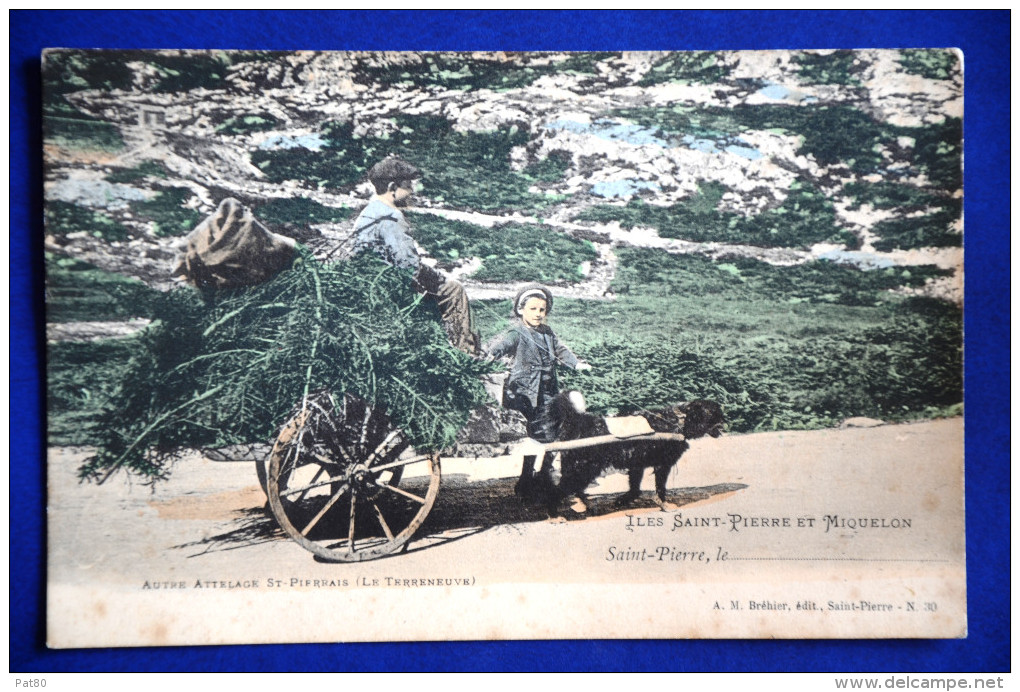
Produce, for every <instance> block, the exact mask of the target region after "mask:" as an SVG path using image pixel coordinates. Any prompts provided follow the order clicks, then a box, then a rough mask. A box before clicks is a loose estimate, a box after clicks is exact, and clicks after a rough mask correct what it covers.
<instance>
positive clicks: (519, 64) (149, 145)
mask: <svg viewBox="0 0 1020 692" xmlns="http://www.w3.org/2000/svg"><path fill="white" fill-rule="evenodd" d="M161 55H164V57H165V59H166V60H170V59H174V60H178V61H180V60H183V61H185V63H183V64H188V61H191V63H193V64H196V65H197V64H199V63H200V62H201V61H202V60H205V61H209V60H212V59H213V58H212V57H210V55H211V54H208V53H193V54H186V53H180V52H169V51H168V52H164V53H163V54H161ZM148 57H151V56H146V55H145V54H144V53H140V52H136V53H132V54H118V53H112V54H109V56H108V58H109V60H111V61H121V62H123V67H124V68H125V69H126V70H127V73H128V74H129V75H130V83H122V84H119V85H117V86H116V88H102V89H81V90H75V91H71V92H69V93H66V94H64V99H65V100H66V101H67V102H68V103H69V104H71V105H72V106H73V107H74V108H75V109H77V111H78V113H79V114H80V115H82V116H83V117H88V118H93V119H96V120H99V121H102V122H105V123H110V124H112V125H113V126H114V127H115V128H116V130H117V132H118V133H119V135H120V137H121V139H122V141H123V146H122V147H120V148H117V149H116V150H115V151H107V152H105V153H104V152H102V151H97V149H96V148H94V147H88V146H84V147H83V146H81V144H80V143H79V144H77V145H72V144H69V143H68V142H67V141H66V140H61V139H59V138H53V137H49V138H47V141H46V147H45V158H46V181H45V186H46V190H45V191H46V199H47V202H48V203H50V204H52V202H54V201H60V202H65V203H68V204H73V205H76V206H77V207H82V208H85V209H89V210H93V211H95V212H101V213H102V214H104V215H106V216H108V217H109V218H111V219H113V221H114V222H116V223H118V224H120V225H122V226H123V227H124V228H125V229H127V232H126V236H125V237H124V238H122V239H119V240H109V239H103V238H97V237H96V234H93V233H89V232H87V231H77V232H71V233H55V232H52V229H51V232H48V233H47V236H46V247H47V249H48V250H52V251H54V252H58V253H60V254H66V255H71V256H75V257H78V258H81V259H84V260H86V261H89V262H91V263H93V264H95V265H97V266H99V267H101V268H104V269H108V270H111V271H115V272H119V273H123V274H125V275H129V276H134V277H136V278H140V279H142V280H143V281H145V282H146V283H148V284H149V285H151V286H154V287H157V288H161V289H164V288H166V287H168V286H169V285H170V281H169V277H168V275H169V268H170V266H171V264H172V262H173V258H174V255H175V248H176V245H177V244H178V243H179V236H176V235H167V234H165V233H161V232H159V230H158V229H157V228H155V227H154V224H153V222H152V221H151V220H149V219H146V218H139V215H138V214H137V213H136V212H135V211H133V209H135V207H133V204H132V203H137V202H139V201H145V200H152V199H154V198H155V197H157V196H158V193H160V192H163V191H167V190H183V191H185V192H184V193H183V195H182V196H183V197H184V200H183V201H182V203H181V204H182V208H183V209H185V210H193V212H194V213H195V215H196V218H200V217H201V216H204V215H206V214H209V213H211V212H212V211H213V209H214V208H215V206H216V205H217V204H218V202H219V201H220V200H221V199H223V198H224V197H226V196H233V197H237V198H239V199H241V200H242V201H244V202H246V203H249V204H252V203H258V202H262V201H266V200H272V199H291V198H303V199H307V200H312V201H314V202H316V203H318V204H320V205H323V206H325V207H327V208H341V207H346V208H349V209H355V210H356V209H357V208H358V207H360V206H361V205H362V204H364V202H365V200H366V199H367V198H368V196H369V193H370V191H369V190H368V189H367V187H366V186H365V185H357V184H351V185H347V186H330V185H321V184H319V185H317V184H315V183H313V182H311V181H308V180H304V179H290V180H283V181H273V180H271V179H270V176H267V174H266V173H265V172H264V171H263V170H262V169H261V168H260V167H259V166H257V165H255V164H253V161H252V153H253V152H260V151H261V152H288V151H291V150H299V151H301V152H307V153H314V152H317V151H320V150H322V149H323V147H324V146H328V145H329V144H330V143H329V142H328V140H327V139H324V136H323V126H324V124H327V123H344V124H345V125H348V126H349V127H350V128H351V130H350V131H351V133H352V134H351V136H352V137H353V138H355V139H356V140H359V141H360V140H363V139H366V138H368V139H372V138H374V140H386V139H389V140H392V141H397V140H399V139H400V138H401V137H402V136H404V135H403V133H402V131H401V124H400V119H399V117H398V116H434V117H441V118H443V119H445V120H446V121H447V122H448V123H450V126H451V128H452V131H453V132H460V133H470V132H484V131H493V130H497V129H499V128H504V129H507V128H517V129H518V130H520V131H524V132H526V133H527V137H526V138H525V139H526V141H524V143H522V144H518V145H516V146H514V147H513V148H512V150H511V151H510V155H509V168H510V171H517V172H520V171H524V170H525V169H527V167H528V166H531V165H534V164H536V163H538V162H542V161H547V160H549V157H550V156H558V157H561V161H562V163H563V170H562V175H560V176H558V177H556V176H554V177H553V178H554V179H543V180H540V181H537V182H536V183H535V184H534V185H533V186H532V188H531V190H530V192H531V193H534V194H536V195H544V196H546V197H548V198H549V199H551V200H554V202H553V203H552V204H551V205H545V206H544V207H542V208H541V209H539V210H536V209H520V210H518V211H516V212H514V213H507V212H505V211H504V212H496V213H483V212H480V211H478V210H475V209H465V208H463V207H461V208H457V207H453V206H450V205H449V204H447V203H444V202H429V201H428V194H426V196H425V198H424V199H423V200H421V205H422V208H421V209H420V211H423V212H427V213H433V214H439V215H444V216H447V217H451V218H457V219H461V220H467V221H470V222H472V223H474V224H478V225H481V226H491V225H499V224H504V223H507V222H508V221H511V220H514V221H525V222H528V221H530V222H534V223H541V224H544V225H546V226H548V227H549V228H551V229H555V230H556V231H558V232H562V233H566V234H570V235H574V236H576V237H583V238H585V239H588V240H590V241H592V242H593V243H594V244H595V245H596V247H597V250H598V259H597V260H596V261H595V262H593V263H592V266H591V267H590V268H589V273H588V276H587V277H586V279H585V280H584V281H582V282H581V283H578V284H576V285H574V286H569V287H564V292H565V293H566V294H569V295H576V296H584V297H611V291H610V288H609V286H610V282H611V281H612V278H613V275H614V266H615V257H614V249H615V248H617V247H620V246H637V247H654V248H660V249H662V250H664V251H667V252H673V253H685V252H697V253H702V254H706V255H709V256H721V255H726V254H738V255H745V256H752V257H756V258H758V259H761V260H763V261H766V262H770V263H774V264H780V265H785V264H796V263H802V262H807V261H811V260H813V259H817V258H826V259H830V260H834V261H838V262H847V263H852V264H857V265H859V266H862V267H865V268H873V267H883V266H891V265H913V264H937V265H938V266H940V267H943V268H950V269H955V270H957V271H956V274H955V275H954V276H952V277H949V278H945V279H940V280H937V281H935V282H933V283H932V284H930V285H928V286H926V287H925V288H924V289H921V291H922V292H925V293H927V294H929V295H936V296H939V297H943V298H947V299H950V300H954V301H957V302H959V301H960V300H961V299H962V291H961V285H962V249H961V248H960V247H939V248H920V249H906V250H903V249H900V250H897V249H893V250H886V251H877V250H876V249H875V247H874V245H873V241H874V240H875V236H874V234H873V232H872V230H873V229H874V228H875V226H876V224H879V223H881V222H883V221H885V220H888V219H890V218H892V217H894V216H895V215H896V214H897V213H900V214H902V209H901V210H894V209H891V208H888V207H885V208H883V207H882V206H881V205H872V204H868V203H863V204H862V203H859V201H858V200H854V199H853V198H851V197H849V196H847V194H846V190H847V189H848V188H847V186H848V185H851V184H854V183H862V182H866V183H883V182H889V181H895V182H896V183H897V184H900V185H908V186H915V187H917V188H919V189H920V188H925V187H930V185H931V184H932V181H931V180H929V179H928V178H926V176H925V173H924V172H923V171H921V172H919V171H918V169H917V168H916V167H912V166H911V165H910V162H911V161H912V160H913V159H914V156H915V154H916V152H914V151H913V149H914V147H915V146H916V142H915V141H911V140H910V138H909V137H900V138H898V139H896V140H895V141H893V142H891V143H886V144H882V145H876V147H877V149H876V150H875V152H873V153H875V154H876V155H877V156H878V157H880V159H881V161H882V164H883V165H882V166H881V169H880V170H881V171H882V172H881V173H869V174H865V173H862V172H861V171H860V170H858V169H856V168H855V167H854V164H853V162H852V161H850V162H846V161H839V162H829V161H827V162H821V161H819V160H818V159H817V158H816V157H815V156H811V155H806V154H805V153H804V152H803V146H802V145H803V140H804V138H803V137H802V136H797V135H795V134H791V132H790V131H788V130H784V129H781V128H775V127H769V128H761V129H753V128H746V127H744V128H741V133H740V135H739V136H738V137H734V136H732V135H731V134H726V133H718V132H716V133H712V132H711V127H710V126H706V127H704V128H702V130H704V132H701V131H699V132H701V133H700V134H695V135H692V134H678V133H677V132H675V131H671V130H670V129H669V128H668V127H656V126H653V125H649V124H642V122H641V118H638V117H633V118H627V117H623V116H621V113H638V112H640V113H643V114H648V113H653V114H656V117H666V116H668V117H674V116H677V115H682V116H684V117H685V118H689V119H691V120H692V122H695V124H696V121H697V118H698V114H699V113H700V112H701V111H704V110H705V109H741V108H749V107H757V106H768V105H780V104H781V105H785V106H788V107H789V108H790V109H797V108H808V107H810V108H819V107H826V108H831V109H839V108H850V109H854V110H855V111H859V112H860V113H862V114H865V115H866V116H868V117H870V118H872V119H874V120H875V121H877V122H880V123H884V124H886V125H888V126H890V127H894V126H895V127H903V128H921V127H926V126H929V125H934V124H937V123H940V122H944V121H945V120H946V119H947V118H959V117H961V116H962V77H960V76H959V75H953V74H950V75H948V76H947V77H946V78H934V77H929V76H922V75H919V74H916V73H911V72H908V71H907V70H905V69H904V64H903V60H902V57H903V56H902V55H901V54H900V53H898V52H895V51H879V50H868V51H858V52H854V53H852V54H850V55H849V56H846V57H847V61H846V62H845V64H843V63H841V69H843V70H844V72H845V74H844V75H843V78H841V79H834V78H833V79H830V80H829V82H830V83H825V80H821V79H817V78H814V79H811V78H808V77H809V76H810V73H809V72H808V69H807V68H808V67H810V66H811V65H812V64H813V63H811V62H809V61H805V59H804V57H803V54H797V53H791V52H786V51H768V52H741V53H718V54H705V56H704V57H703V62H705V63H708V62H711V64H712V68H713V69H715V70H717V72H716V73H710V74H709V75H708V77H712V76H714V77H715V78H716V79H715V81H711V80H709V79H708V77H704V76H703V78H702V81H698V80H695V79H687V80H676V79H667V78H662V79H660V78H659V77H660V76H661V73H663V72H664V71H666V72H668V70H669V69H671V64H672V63H669V62H668V61H665V60H664V59H663V55H662V54H658V53H622V54H612V55H606V56H604V57H601V59H591V60H587V61H586V62H583V63H580V62H578V60H579V58H578V56H571V55H569V54H551V55H540V54H503V53H499V54H476V55H470V56H468V55H457V56H445V62H444V56H431V57H429V56H428V55H427V54H415V53H315V52H296V53H285V54H273V55H272V56H262V57H261V58H259V59H244V60H241V59H239V58H237V56H235V57H234V59H229V58H216V59H218V60H220V62H219V63H215V64H218V65H219V66H220V67H221V68H222V69H219V68H217V69H219V72H218V73H217V74H216V77H217V79H216V80H213V81H212V82H211V83H210V85H199V86H193V87H192V88H179V89H177V90H167V89H166V88H163V89H161V88H160V84H163V83H164V82H165V80H166V79H167V74H168V68H166V67H165V65H161V63H160V62H159V61H158V60H157V61H153V60H149V59H148ZM214 57H215V56H214ZM682 57H683V56H682V55H681V58H682ZM815 57H818V58H819V59H822V58H826V57H829V58H831V59H830V60H829V63H831V62H832V60H833V59H834V58H832V56H826V54H819V55H818V56H815ZM835 57H837V58H841V57H842V56H835ZM571 61H574V62H571ZM829 63H825V64H829ZM175 64H180V63H175ZM806 66H807V67H806ZM571 67H572V69H568V68H571ZM210 69H211V68H210ZM456 70H460V72H458V71H456ZM395 75H396V76H395ZM536 75H537V76H536ZM518 78H519V79H518ZM182 79H183V77H182ZM211 79H212V78H211V77H210V78H209V80H211ZM841 82H842V83H841ZM713 112H717V111H713ZM249 116H254V117H257V118H258V119H260V121H259V126H258V127H249V128H245V127H240V126H239V127H230V125H231V124H232V123H237V122H239V119H242V120H243V119H244V118H245V117H249ZM840 136H843V134H842V133H839V132H834V133H832V137H836V138H838V137H840ZM374 140H373V141H374ZM153 161H156V162H159V164H160V165H161V167H162V169H163V172H162V174H161V175H160V176H154V175H142V176H140V177H138V178H137V179H136V180H133V181H129V182H126V183H117V182H111V180H110V178H111V177H115V174H117V173H118V172H120V171H124V170H126V169H133V168H138V167H144V166H145V165H146V164H147V163H149V162H153ZM479 175H481V176H484V175H485V172H484V171H483V172H481V173H480V174H479ZM706 182H707V183H718V184H721V185H723V186H724V187H725V190H726V192H725V194H723V195H722V197H721V199H720V200H719V202H718V205H717V207H716V209H717V211H719V212H720V213H732V214H736V215H739V216H740V217H747V218H750V217H754V216H756V215H759V214H762V213H763V212H766V211H768V210H775V209H777V208H779V207H781V205H782V204H783V203H784V201H785V200H786V198H787V196H788V194H789V191H790V189H791V186H796V185H798V184H804V183H805V182H807V183H809V184H811V185H813V186H814V187H815V188H817V189H818V190H820V191H821V192H822V193H823V194H824V195H825V196H826V197H827V198H828V199H829V200H830V201H831V203H832V205H833V208H834V210H835V215H836V219H837V223H838V225H839V226H840V227H841V228H843V229H845V230H848V231H850V232H851V233H852V234H853V236H855V237H856V238H857V240H858V245H859V247H848V246H846V245H839V244H833V243H828V244H825V243H816V244H814V245H813V246H811V247H807V248H786V247H762V246H760V245H750V244H748V245H741V244H739V243H736V244H735V243H727V242H693V241H686V240H679V239H674V238H665V237H662V236H661V235H660V233H658V232H657V231H656V229H654V228H652V227H650V226H648V227H646V226H640V225H639V226H636V227H631V228H623V227H621V225H620V223H618V222H615V221H607V222H590V221H589V222H579V221H577V220H576V216H577V215H578V213H579V212H580V211H583V210H585V209H588V208H591V207H593V206H596V205H615V206H623V205H625V204H626V203H627V202H628V201H630V200H632V199H637V198H641V199H643V200H645V202H647V203H648V204H649V205H652V206H656V207H663V208H665V207H669V206H670V205H675V204H679V203H684V202H685V201H689V200H691V198H692V196H694V195H696V194H697V193H698V190H699V187H700V186H703V185H705V184H706ZM957 194H958V195H959V194H962V193H959V192H957ZM926 211H928V210H925V209H923V208H922V209H919V210H917V211H915V212H913V213H915V214H916V215H918V216H920V215H922V214H923V213H925V212H926ZM349 225H350V221H349V220H348V221H347V222H343V221H340V222H327V223H310V224H306V225H305V226H304V227H301V225H300V224H295V226H294V227H293V228H290V227H288V228H286V229H284V230H283V232H288V233H290V234H292V235H297V236H299V239H300V240H302V241H303V242H305V243H307V244H308V245H310V246H311V247H313V248H314V249H316V250H318V251H321V252H323V253H325V252H327V251H328V250H329V249H330V248H332V247H334V246H335V245H336V243H337V242H339V241H340V240H341V239H342V238H343V237H344V236H345V234H346V233H347V232H348V230H349ZM955 230H956V231H958V232H962V220H960V221H958V222H957V223H956V229H955ZM477 266H479V265H478V260H477V259H476V258H463V261H462V262H461V266H460V267H458V268H456V269H455V271H456V272H457V273H458V274H459V275H460V276H461V277H462V278H464V279H465V280H466V282H467V285H468V287H469V291H470V293H471V295H472V297H476V298H483V297H484V298H488V297H500V296H506V295H509V294H510V292H511V291H513V290H514V285H508V284H500V285H489V284H483V283H480V282H476V281H471V278H470V273H471V271H472V270H473V269H474V268H476V267H477Z"/></svg>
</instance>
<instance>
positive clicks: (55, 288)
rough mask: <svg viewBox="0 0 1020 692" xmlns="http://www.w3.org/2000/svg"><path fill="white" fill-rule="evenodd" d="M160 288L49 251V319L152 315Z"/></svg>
mask: <svg viewBox="0 0 1020 692" xmlns="http://www.w3.org/2000/svg"><path fill="white" fill-rule="evenodd" d="M158 297H159V291H156V290H154V289H151V288H149V287H148V286H146V285H145V284H143V283H142V282H141V281H137V280H135V279H129V278H127V277H125V276H123V275H121V274H114V273H112V272H107V271H103V270H102V269H99V268H98V267H95V266H93V265H91V264H88V263H87V262H82V261H81V260H76V259H72V258H70V257H58V256H56V255H52V254H50V253H47V255H46V320H47V321H48V322H88V321H107V320H122V319H128V318H131V317H149V315H150V314H151V312H152V306H153V303H154V302H155V301H156V300H157V299H158Z"/></svg>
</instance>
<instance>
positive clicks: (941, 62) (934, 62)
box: [899, 48, 960, 79]
mask: <svg viewBox="0 0 1020 692" xmlns="http://www.w3.org/2000/svg"><path fill="white" fill-rule="evenodd" d="M899 62H900V65H902V66H903V69H904V70H905V71H907V72H910V73H911V74H919V75H921V76H922V77H927V78H928V79H957V78H958V77H959V75H960V58H959V56H958V55H957V53H956V51H953V50H947V49H920V48H915V49H906V50H903V51H900V60H899Z"/></svg>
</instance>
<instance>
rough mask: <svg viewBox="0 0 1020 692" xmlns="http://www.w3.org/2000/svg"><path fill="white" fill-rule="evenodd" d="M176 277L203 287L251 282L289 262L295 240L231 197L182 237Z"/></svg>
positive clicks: (292, 256)
mask: <svg viewBox="0 0 1020 692" xmlns="http://www.w3.org/2000/svg"><path fill="white" fill-rule="evenodd" d="M184 241H185V243H184V249H183V253H182V257H181V260H180V263H179V264H178V265H177V268H176V269H174V272H173V275H174V276H181V277H184V278H185V279H187V280H188V281H190V282H191V283H192V284H194V285H195V286H198V287H200V288H234V287H240V286H252V285H254V284H258V283H262V282H263V281H265V280H267V279H269V278H270V277H272V276H273V275H275V274H276V273H277V272H279V271H280V270H281V269H284V268H285V267H287V266H289V265H290V263H291V261H292V260H293V258H294V246H295V243H294V241H293V240H292V239H290V238H287V237H285V236H281V235H277V234H276V233H273V232H271V231H270V230H269V229H267V228H266V227H265V226H263V225H262V224H261V223H259V221H258V220H257V219H256V218H255V217H254V216H253V215H252V213H251V210H250V209H248V208H247V207H245V206H244V205H243V204H241V203H240V202H238V201H237V200H236V199H233V198H232V197H228V198H227V199H225V200H223V201H222V202H220V206H219V207H217V209H216V211H215V212H214V213H213V214H212V215H211V216H209V217H208V218H206V219H205V220H204V221H203V222H202V223H200V224H199V225H198V226H197V227H196V228H195V230H193V231H192V232H191V233H189V234H188V236H187V237H186V238H185V239H184Z"/></svg>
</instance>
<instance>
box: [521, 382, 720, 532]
mask: <svg viewBox="0 0 1020 692" xmlns="http://www.w3.org/2000/svg"><path fill="white" fill-rule="evenodd" d="M634 415H635V416H640V417H641V418H643V419H644V420H645V421H646V422H647V423H648V427H650V428H651V429H652V430H653V431H655V432H668V433H680V434H682V435H683V436H684V438H685V439H684V440H644V439H641V438H640V437H634V438H630V439H624V440H620V441H614V442H610V443H607V444H601V445H598V446H593V447H588V448H584V449H577V450H565V451H563V452H561V453H560V478H559V482H556V480H555V479H554V478H553V469H552V463H551V461H552V460H551V458H550V457H551V455H549V454H547V455H546V458H545V460H544V461H543V464H542V470H541V477H540V479H539V480H538V483H537V484H538V486H539V487H541V489H542V491H543V492H542V494H543V495H544V499H545V501H546V504H547V506H548V508H549V511H550V513H551V514H555V513H556V511H557V509H558V506H559V504H560V502H561V501H562V500H563V499H564V498H567V497H570V496H577V498H578V500H579V501H580V504H579V505H577V506H576V508H577V511H580V512H583V511H585V509H586V507H585V504H586V503H585V500H586V496H585V489H586V488H587V487H588V486H589V485H591V484H592V483H593V482H594V481H595V479H596V478H598V477H599V476H600V475H602V474H604V473H606V472H607V471H610V470H612V469H616V470H619V471H626V472H627V476H628V480H629V482H630V488H629V490H628V491H627V492H626V493H625V494H624V495H623V496H621V497H620V498H619V499H618V500H617V505H618V506H620V505H625V504H628V503H630V502H632V501H633V500H634V499H636V498H637V497H638V496H639V495H640V494H641V480H642V478H643V476H644V472H645V469H647V468H651V469H652V470H653V473H654V475H655V497H656V502H657V504H658V505H659V507H661V508H662V509H675V507H674V506H673V505H672V504H671V503H669V502H667V501H666V480H667V479H668V477H669V472H670V470H671V469H672V468H673V467H674V466H675V465H676V464H677V462H679V461H680V457H681V456H683V453H684V452H686V451H687V450H688V449H689V448H690V445H689V444H688V443H687V441H686V440H694V439H697V438H699V437H704V436H705V435H710V436H712V437H719V435H721V434H722V427H723V423H724V422H725V419H724V418H723V412H722V407H720V406H719V404H717V403H716V402H714V401H709V400H707V399H698V400H696V401H692V402H690V403H686V404H679V405H676V406H672V407H669V408H666V409H662V410H660V411H638V412H637V413H636V414H634ZM550 419H551V421H552V424H553V429H554V430H556V432H557V437H556V439H557V440H558V441H565V440H578V439H582V438H586V437H597V436H599V435H608V434H610V429H609V426H608V425H607V423H606V420H605V419H604V418H602V417H600V416H594V415H592V414H589V413H586V412H585V405H584V397H583V396H581V393H580V392H576V391H566V392H561V393H560V394H558V395H557V396H556V398H555V399H554V400H553V402H552V404H551V408H550ZM525 467H526V468H525V469H524V471H523V472H522V477H521V481H522V483H526V482H527V480H530V479H525V475H529V474H530V471H531V469H530V468H528V465H527V464H526V465H525ZM531 485H534V483H533V482H532V483H531Z"/></svg>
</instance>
